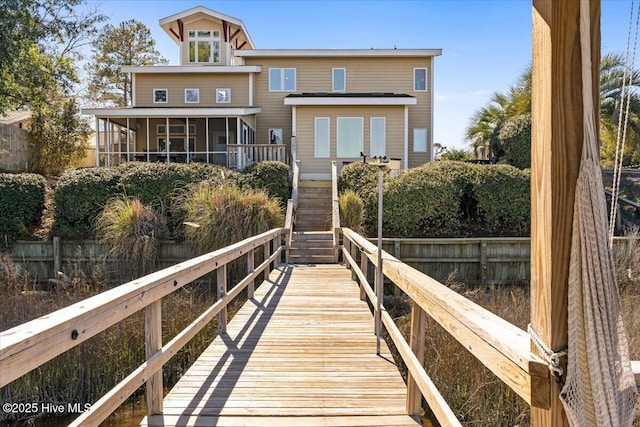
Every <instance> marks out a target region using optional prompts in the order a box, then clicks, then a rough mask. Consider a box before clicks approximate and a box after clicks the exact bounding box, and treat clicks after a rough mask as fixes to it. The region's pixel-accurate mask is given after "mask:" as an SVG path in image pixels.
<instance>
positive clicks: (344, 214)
mask: <svg viewBox="0 0 640 427" xmlns="http://www.w3.org/2000/svg"><path fill="white" fill-rule="evenodd" d="M338 203H339V205H340V226H341V227H347V228H350V229H352V230H353V231H355V232H356V233H362V231H363V230H362V225H363V223H364V203H363V202H362V199H361V198H360V196H358V195H357V194H356V193H355V192H354V191H351V190H347V191H345V192H343V193H342V194H341V195H340V200H339V201H338Z"/></svg>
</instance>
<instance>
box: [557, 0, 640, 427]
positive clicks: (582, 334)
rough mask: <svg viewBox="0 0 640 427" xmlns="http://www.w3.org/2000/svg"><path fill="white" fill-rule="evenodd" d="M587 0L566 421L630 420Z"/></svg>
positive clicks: (631, 386) (632, 387)
mask: <svg viewBox="0 0 640 427" xmlns="http://www.w3.org/2000/svg"><path fill="white" fill-rule="evenodd" d="M589 19H590V18H589V0H581V2H580V33H581V53H582V85H583V86H582V87H583V91H582V92H583V111H584V116H583V119H584V120H583V121H584V142H583V148H582V158H581V163H580V170H579V173H578V181H577V185H576V198H575V203H574V219H573V240H572V247H571V263H570V267H569V296H568V298H569V307H568V312H569V349H568V365H567V380H566V383H565V385H564V387H563V389H562V392H561V399H562V403H563V405H564V407H565V410H566V413H567V418H568V419H569V424H570V425H571V426H581V427H589V426H594V427H595V426H598V427H606V426H611V427H619V426H620V427H622V426H631V425H632V423H633V418H634V415H635V396H636V394H637V390H636V384H635V379H634V376H633V372H632V370H631V361H630V358H629V345H628V341H627V335H626V332H625V329H624V324H623V322H622V314H621V308H620V296H619V294H618V287H617V283H616V279H615V274H614V265H613V257H612V255H611V252H610V251H609V247H608V224H607V213H606V212H607V208H606V201H605V196H604V186H603V183H602V171H601V169H600V164H599V153H598V136H597V134H596V124H595V112H594V107H593V94H592V91H591V87H592V79H593V76H592V73H591V60H590V58H591V43H590V32H591V28H590V20H589Z"/></svg>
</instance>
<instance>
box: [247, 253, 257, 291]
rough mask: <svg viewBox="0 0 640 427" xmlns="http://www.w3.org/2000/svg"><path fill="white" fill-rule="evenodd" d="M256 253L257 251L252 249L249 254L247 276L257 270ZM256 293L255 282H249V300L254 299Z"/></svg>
mask: <svg viewBox="0 0 640 427" xmlns="http://www.w3.org/2000/svg"><path fill="white" fill-rule="evenodd" d="M254 253H255V249H250V250H249V252H247V274H251V273H253V271H254V270H255V268H256V263H255V256H254ZM254 291H255V280H252V281H250V282H249V285H247V298H248V299H251V298H253V293H254Z"/></svg>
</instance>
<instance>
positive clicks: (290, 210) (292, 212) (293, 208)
mask: <svg viewBox="0 0 640 427" xmlns="http://www.w3.org/2000/svg"><path fill="white" fill-rule="evenodd" d="M299 186H300V160H296V161H295V163H294V164H293V179H292V180H291V198H290V199H289V200H287V216H286V219H285V225H284V226H285V228H286V229H287V230H289V232H288V235H287V253H286V261H287V264H288V263H289V250H290V248H291V241H292V240H293V227H294V224H295V222H296V212H297V211H298V192H299V190H298V188H299Z"/></svg>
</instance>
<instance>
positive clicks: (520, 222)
mask: <svg viewBox="0 0 640 427" xmlns="http://www.w3.org/2000/svg"><path fill="white" fill-rule="evenodd" d="M473 192H474V194H475V197H476V199H477V201H478V217H479V218H480V224H481V226H482V230H481V231H482V232H483V233H488V234H496V235H503V236H504V235H513V236H521V235H529V231H530V227H531V172H530V170H528V169H526V170H521V169H518V168H516V167H513V166H510V165H492V166H485V167H483V168H482V173H481V174H479V175H477V177H476V180H475V182H474V188H473Z"/></svg>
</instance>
